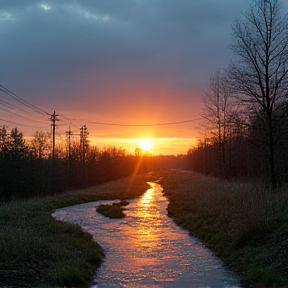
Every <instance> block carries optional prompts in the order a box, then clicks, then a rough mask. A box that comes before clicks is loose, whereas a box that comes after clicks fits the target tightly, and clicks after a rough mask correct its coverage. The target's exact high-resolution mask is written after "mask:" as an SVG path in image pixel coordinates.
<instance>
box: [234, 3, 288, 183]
mask: <svg viewBox="0 0 288 288" xmlns="http://www.w3.org/2000/svg"><path fill="white" fill-rule="evenodd" d="M243 16H244V18H243V19H240V20H237V21H236V22H235V24H234V26H233V35H234V43H233V45H232V46H231V48H232V51H233V52H234V53H235V55H237V56H238V59H239V61H237V62H236V63H232V64H231V67H230V69H229V74H230V79H231V85H232V86H233V88H234V92H235V94H236V95H237V98H238V100H239V102H240V103H241V105H242V107H245V110H246V112H247V113H249V115H250V116H251V115H252V116H253V118H254V119H256V118H257V121H254V122H252V123H250V124H251V128H252V129H255V130H259V131H261V139H262V143H263V145H264V146H266V147H267V154H266V158H267V159H268V161H269V174H270V179H271V186H272V188H276V187H277V177H276V170H275V145H276V144H277V141H278V140H279V139H280V137H279V135H277V127H279V125H280V126H281V125H282V123H283V119H284V118H285V115H286V113H287V109H284V110H283V107H286V103H287V87H288V78H287V76H288V75H287V73H288V16H287V13H285V14H283V9H282V5H281V2H280V1H278V0H258V1H255V2H254V3H253V4H252V5H251V9H250V11H249V12H247V13H245V14H243ZM255 124H256V126H255Z"/></svg>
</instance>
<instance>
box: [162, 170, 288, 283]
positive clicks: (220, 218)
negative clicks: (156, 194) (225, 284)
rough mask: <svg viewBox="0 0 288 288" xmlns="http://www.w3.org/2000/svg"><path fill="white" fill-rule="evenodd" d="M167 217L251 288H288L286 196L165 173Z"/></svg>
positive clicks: (258, 187)
mask: <svg viewBox="0 0 288 288" xmlns="http://www.w3.org/2000/svg"><path fill="white" fill-rule="evenodd" d="M161 177H162V180H161V182H160V184H161V185H162V187H163V188H164V193H165V195H166V196H167V197H168V198H169V206H168V213H169V216H171V217H172V218H173V219H174V221H175V222H176V223H177V224H179V225H180V226H182V227H183V228H185V229H187V230H189V231H190V234H191V235H193V236H195V237H197V238H198V239H200V240H201V241H202V242H204V243H205V244H206V245H207V247H209V248H211V249H212V250H214V251H215V252H216V254H217V255H218V256H220V257H221V258H222V259H223V260H224V262H225V264H226V265H227V266H231V267H232V268H233V269H234V270H235V271H237V272H238V273H239V274H240V275H242V276H243V278H244V279H245V282H246V284H248V285H249V286H251V287H255V286H258V285H266V286H271V287H288V262H287V261H288V191H287V190H279V191H273V192H272V191H269V190H268V189H266V188H265V187H264V186H263V185H261V184H259V183H243V182H228V181H221V180H219V179H216V178H212V177H206V176H202V175H199V174H193V173H174V174H173V176H171V173H170V172H165V173H161Z"/></svg>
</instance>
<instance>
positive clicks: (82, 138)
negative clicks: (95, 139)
mask: <svg viewBox="0 0 288 288" xmlns="http://www.w3.org/2000/svg"><path fill="white" fill-rule="evenodd" d="M87 136H88V132H87V127H86V125H84V126H82V127H80V144H82V172H83V186H85V180H86V179H85V144H86V141H85V140H86V137H87Z"/></svg>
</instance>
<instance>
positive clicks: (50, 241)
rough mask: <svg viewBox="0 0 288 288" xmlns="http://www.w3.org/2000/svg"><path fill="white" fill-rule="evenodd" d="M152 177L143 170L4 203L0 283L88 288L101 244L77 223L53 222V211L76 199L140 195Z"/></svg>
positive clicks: (0, 223)
mask: <svg viewBox="0 0 288 288" xmlns="http://www.w3.org/2000/svg"><path fill="white" fill-rule="evenodd" d="M150 180H151V178H150V177H149V175H147V174H146V175H144V174H143V175H138V176H136V177H133V178H129V179H122V180H119V181H115V182H109V183H107V184H104V185H101V186H97V187H93V188H90V189H86V190H81V191H70V192H66V193H63V194H60V195H54V196H53V197H47V198H44V199H33V200H27V201H21V202H13V203H10V204H2V205H1V206H0V251H1V253H0V286H14V287H43V288H44V287H64V286H66V287H67V286H68V287H88V285H89V283H90V281H91V280H92V277H93V275H94V274H95V269H96V268H97V267H98V266H99V265H100V263H101V259H102V257H103V251H102V249H101V247H99V245H98V244H97V243H95V242H94V241H92V236H91V235H90V234H88V233H86V232H83V231H82V229H81V228H80V226H78V225H74V224H68V223H64V222H60V221H57V220H55V219H54V218H53V217H52V216H51V214H52V213H53V212H54V211H55V210H56V209H57V208H61V207H65V206H71V205H75V204H79V203H85V202H91V201H97V200H100V199H131V198H136V197H139V196H140V195H141V194H142V193H144V192H145V191H146V190H147V189H148V188H149V185H148V184H147V183H146V182H147V181H150ZM152 180H153V179H152ZM95 213H97V212H96V211H95Z"/></svg>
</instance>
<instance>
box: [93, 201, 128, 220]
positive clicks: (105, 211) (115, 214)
mask: <svg viewBox="0 0 288 288" xmlns="http://www.w3.org/2000/svg"><path fill="white" fill-rule="evenodd" d="M128 204H129V202H128V201H127V200H121V201H120V202H117V203H112V204H101V205H99V206H98V207H97V208H96V211H97V212H98V213H100V214H102V215H103V216H106V217H108V218H111V219H120V218H124V217H125V214H124V212H123V211H124V210H125V208H123V206H127V205H128Z"/></svg>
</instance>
